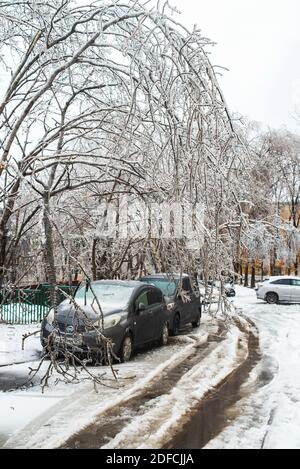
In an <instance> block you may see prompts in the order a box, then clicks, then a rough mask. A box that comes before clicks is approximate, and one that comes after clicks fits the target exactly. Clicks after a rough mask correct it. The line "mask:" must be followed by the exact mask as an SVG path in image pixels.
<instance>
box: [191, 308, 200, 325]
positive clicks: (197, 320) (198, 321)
mask: <svg viewBox="0 0 300 469" xmlns="http://www.w3.org/2000/svg"><path fill="white" fill-rule="evenodd" d="M200 323H201V313H200V312H199V314H198V316H197V319H196V321H193V322H192V328H193V329H196V328H197V327H199V326H200Z"/></svg>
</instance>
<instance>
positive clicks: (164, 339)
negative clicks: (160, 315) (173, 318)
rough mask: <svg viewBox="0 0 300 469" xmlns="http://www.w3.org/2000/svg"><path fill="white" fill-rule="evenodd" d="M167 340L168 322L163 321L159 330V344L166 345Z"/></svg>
mask: <svg viewBox="0 0 300 469" xmlns="http://www.w3.org/2000/svg"><path fill="white" fill-rule="evenodd" d="M168 341H169V327H168V323H167V322H165V323H164V325H163V328H162V331H161V336H160V339H159V345H167V344H168Z"/></svg>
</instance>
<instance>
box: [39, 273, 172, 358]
mask: <svg viewBox="0 0 300 469" xmlns="http://www.w3.org/2000/svg"><path fill="white" fill-rule="evenodd" d="M91 286H92V289H93V291H94V293H95V295H96V296H97V299H98V300H99V303H100V306H101V309H102V311H103V316H104V335H105V336H106V337H108V338H111V339H112V341H113V343H114V346H113V351H114V353H115V354H116V355H117V356H118V357H119V359H120V360H121V361H122V362H125V361H128V360H129V359H130V357H131V356H132V353H133V351H134V350H135V349H136V348H137V347H141V346H144V345H146V344H148V343H151V342H155V341H159V342H160V343H161V345H164V344H166V343H167V341H168V328H169V324H168V317H169V312H168V310H167V306H166V303H165V301H164V298H163V295H162V293H161V291H160V290H159V289H158V288H156V287H154V286H152V285H145V283H141V282H133V281H128V282H126V281H114V280H103V281H96V282H93V283H92V284H91ZM75 301H76V303H77V304H78V305H79V306H80V308H81V309H82V311H83V312H84V314H83V313H82V312H80V311H78V309H77V312H76V311H75V306H74V304H73V303H72V302H71V301H70V300H65V301H63V302H62V303H61V304H60V305H59V306H58V308H57V312H56V314H55V313H54V310H51V311H50V313H49V314H48V316H46V317H45V319H44V320H43V323H42V333H41V342H42V344H43V345H45V343H46V341H47V338H48V337H49V335H50V334H51V333H52V332H53V331H54V330H56V331H57V332H58V336H59V337H63V338H64V339H65V343H66V344H67V345H68V347H69V348H72V350H73V351H75V352H80V353H82V352H89V353H90V354H93V353H95V354H97V355H99V353H100V352H101V345H99V343H98V339H97V333H96V332H95V331H94V330H93V329H92V330H88V328H87V327H86V322H87V321H86V320H85V317H86V318H88V319H89V321H90V322H91V323H92V324H93V325H94V326H100V324H101V322H100V321H101V315H100V314H99V307H98V306H97V302H96V301H95V296H94V294H93V292H92V291H91V288H90V287H89V286H88V285H87V286H83V287H81V288H79V289H78V291H77V292H76V294H75Z"/></svg>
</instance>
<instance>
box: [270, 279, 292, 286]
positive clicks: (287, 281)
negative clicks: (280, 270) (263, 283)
mask: <svg viewBox="0 0 300 469" xmlns="http://www.w3.org/2000/svg"><path fill="white" fill-rule="evenodd" d="M271 285H286V286H287V285H292V281H291V280H290V279H288V278H284V279H281V280H275V281H274V282H271Z"/></svg>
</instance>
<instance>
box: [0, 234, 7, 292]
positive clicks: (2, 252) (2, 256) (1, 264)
mask: <svg viewBox="0 0 300 469" xmlns="http://www.w3.org/2000/svg"><path fill="white" fill-rule="evenodd" d="M6 245H7V235H6V232H5V230H3V229H2V231H1V232H0V287H1V286H2V285H3V283H4V280H5V273H6V267H7V266H5V260H6Z"/></svg>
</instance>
